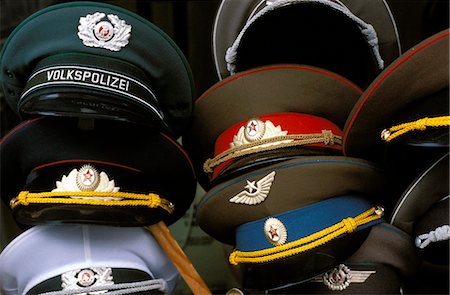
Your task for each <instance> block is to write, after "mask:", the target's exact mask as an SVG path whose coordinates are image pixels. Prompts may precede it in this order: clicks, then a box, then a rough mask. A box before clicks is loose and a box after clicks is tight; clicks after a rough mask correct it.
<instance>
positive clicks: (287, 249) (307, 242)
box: [229, 208, 383, 265]
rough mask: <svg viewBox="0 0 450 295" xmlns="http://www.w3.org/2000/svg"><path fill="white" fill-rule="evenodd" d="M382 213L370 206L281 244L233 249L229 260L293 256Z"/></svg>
mask: <svg viewBox="0 0 450 295" xmlns="http://www.w3.org/2000/svg"><path fill="white" fill-rule="evenodd" d="M382 215H383V214H382V213H380V211H378V210H377V209H376V208H371V209H369V210H367V211H366V212H364V213H362V214H360V215H358V216H356V217H355V218H352V217H348V218H345V219H343V220H342V221H341V222H339V223H336V224H334V225H332V226H330V227H328V228H325V229H323V230H321V231H318V232H316V233H313V234H311V235H309V236H306V237H303V238H300V239H298V240H295V241H293V242H290V243H287V244H284V245H281V246H276V247H274V248H269V249H263V250H258V251H250V252H241V251H237V250H235V251H233V252H232V253H231V254H230V257H229V261H230V263H231V264H233V265H237V264H239V263H264V262H269V261H273V260H277V259H282V258H286V257H289V256H293V255H296V254H299V253H302V252H306V251H308V250H311V249H313V248H316V247H318V246H320V245H323V244H325V243H327V242H329V241H331V240H333V239H335V238H336V237H339V236H340V235H342V234H346V233H351V232H353V231H354V230H355V229H356V228H357V227H358V226H360V225H363V224H366V223H369V222H371V221H374V220H377V219H379V218H381V217H382Z"/></svg>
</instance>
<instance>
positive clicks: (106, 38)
mask: <svg viewBox="0 0 450 295" xmlns="http://www.w3.org/2000/svg"><path fill="white" fill-rule="evenodd" d="M105 17H106V15H105V14H104V13H102V12H96V13H94V14H88V15H86V16H85V17H80V25H79V26H78V37H79V38H80V39H81V41H83V44H84V45H86V46H88V47H99V48H105V49H108V50H111V51H119V50H121V49H122V48H123V47H125V46H126V45H127V44H128V39H130V36H131V26H130V25H128V24H127V23H126V22H125V21H124V20H121V19H120V18H119V17H118V16H117V15H114V14H108V16H107V19H108V20H105Z"/></svg>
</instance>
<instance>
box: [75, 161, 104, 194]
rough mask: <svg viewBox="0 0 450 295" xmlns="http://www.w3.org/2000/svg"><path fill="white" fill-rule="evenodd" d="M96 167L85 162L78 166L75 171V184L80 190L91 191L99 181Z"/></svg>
mask: <svg viewBox="0 0 450 295" xmlns="http://www.w3.org/2000/svg"><path fill="white" fill-rule="evenodd" d="M99 178H100V177H99V174H98V172H97V169H95V168H94V167H93V166H91V165H89V164H87V165H84V166H82V167H81V168H80V170H79V171H78V173H77V186H78V188H79V189H80V190H82V191H93V190H95V189H96V188H97V187H98V184H99V183H100V179H99Z"/></svg>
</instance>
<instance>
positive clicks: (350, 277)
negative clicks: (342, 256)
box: [311, 264, 376, 291]
mask: <svg viewBox="0 0 450 295" xmlns="http://www.w3.org/2000/svg"><path fill="white" fill-rule="evenodd" d="M374 273H376V271H374V270H350V269H349V268H348V267H347V266H346V265H344V264H339V266H338V267H337V268H334V269H332V270H330V271H329V272H326V273H324V274H323V275H319V276H316V277H314V278H312V279H311V282H323V283H324V284H325V286H327V287H328V289H330V290H333V291H342V290H344V289H346V288H347V287H348V286H349V285H350V283H364V282H365V281H366V280H367V279H368V278H369V277H370V276H371V275H372V274H374Z"/></svg>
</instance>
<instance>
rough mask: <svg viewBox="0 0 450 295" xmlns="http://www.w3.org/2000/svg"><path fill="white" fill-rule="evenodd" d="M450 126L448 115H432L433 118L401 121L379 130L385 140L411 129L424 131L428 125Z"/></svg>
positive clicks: (437, 126)
mask: <svg viewBox="0 0 450 295" xmlns="http://www.w3.org/2000/svg"><path fill="white" fill-rule="evenodd" d="M448 126H450V116H442V117H434V118H422V119H419V120H416V121H413V122H408V123H403V124H399V125H395V126H392V127H391V128H389V129H384V130H383V131H382V132H381V138H382V139H383V140H385V141H387V142H389V141H391V140H393V139H394V138H397V137H399V136H400V135H403V134H406V133H408V132H411V131H415V130H420V131H424V130H426V129H427V128H428V127H434V128H439V127H448Z"/></svg>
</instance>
